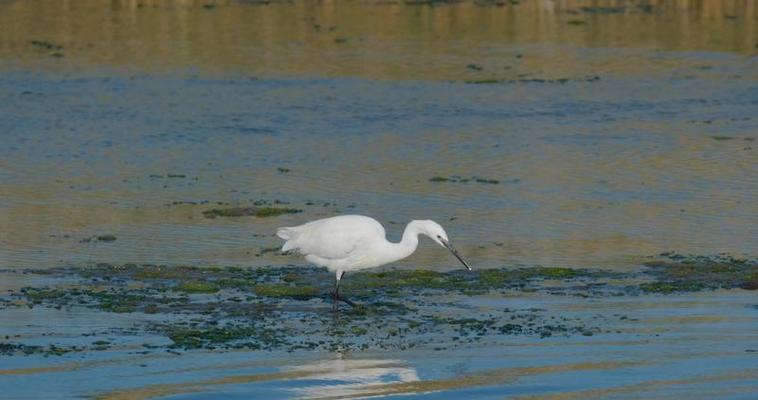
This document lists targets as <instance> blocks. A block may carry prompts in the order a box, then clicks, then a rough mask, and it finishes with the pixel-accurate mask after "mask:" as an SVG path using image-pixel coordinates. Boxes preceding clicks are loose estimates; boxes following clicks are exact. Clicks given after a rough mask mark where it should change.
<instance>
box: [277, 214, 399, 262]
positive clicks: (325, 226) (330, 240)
mask: <svg viewBox="0 0 758 400" xmlns="http://www.w3.org/2000/svg"><path fill="white" fill-rule="evenodd" d="M292 229H295V231H296V232H295V233H294V235H292V238H291V239H289V241H288V242H287V244H286V245H285V246H287V247H288V248H291V249H296V250H298V251H300V252H301V253H303V254H312V255H315V256H317V257H321V258H327V259H344V258H347V257H353V256H355V254H356V252H357V251H358V250H359V249H360V248H362V246H366V245H369V244H371V243H372V241H374V240H379V239H381V240H384V228H383V227H382V226H381V224H379V223H378V222H376V221H375V220H373V219H371V218H367V217H360V216H342V217H334V218H326V219H322V220H317V221H313V222H309V223H307V224H304V225H300V226H298V227H295V228H292ZM290 243H291V245H290Z"/></svg>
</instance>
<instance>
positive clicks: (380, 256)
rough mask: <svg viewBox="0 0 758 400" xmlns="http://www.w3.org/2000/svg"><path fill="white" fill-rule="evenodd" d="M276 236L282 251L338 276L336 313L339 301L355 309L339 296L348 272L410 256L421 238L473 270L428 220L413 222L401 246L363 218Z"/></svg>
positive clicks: (331, 220) (304, 227)
mask: <svg viewBox="0 0 758 400" xmlns="http://www.w3.org/2000/svg"><path fill="white" fill-rule="evenodd" d="M276 235H277V236H279V237H280V238H282V239H284V240H285V241H286V242H285V243H284V246H282V251H288V250H296V251H298V252H300V253H301V254H304V255H305V259H306V260H308V261H310V262H311V263H313V264H316V265H318V266H321V267H326V268H327V269H328V270H329V271H331V272H334V273H335V274H336V278H337V279H336V281H335V283H334V293H333V294H332V296H333V299H334V303H333V305H332V308H333V309H334V310H337V301H339V300H342V301H344V302H346V303H347V304H350V305H351V306H355V304H354V303H353V302H351V301H350V300H347V299H345V298H342V297H340V296H339V285H340V279H342V276H343V275H344V274H345V272H347V271H358V270H362V269H367V268H374V267H378V266H380V265H385V264H389V263H391V262H395V261H398V260H402V259H403V258H406V257H408V256H410V255H411V254H413V252H414V251H416V247H418V235H426V236H428V237H429V238H431V239H432V240H434V241H435V242H436V243H437V244H439V245H440V246H442V247H445V248H447V249H448V250H450V252H452V253H453V255H454V256H455V257H456V258H457V259H458V260H459V261H460V262H461V263H463V265H464V266H466V268H468V270H469V271H470V270H471V267H469V265H468V264H467V263H466V261H464V260H463V258H462V257H461V256H460V254H458V252H457V251H456V250H455V248H454V247H453V246H451V245H450V241H449V239H448V238H447V233H445V230H444V229H442V227H441V226H440V224H438V223H436V222H434V221H432V220H428V219H427V220H414V221H411V222H410V223H409V224H408V225H407V226H406V227H405V232H403V239H402V240H401V241H400V242H398V243H392V242H389V241H387V238H386V237H385V231H384V227H383V226H382V224H380V223H379V222H378V221H377V220H375V219H373V218H371V217H366V216H363V215H340V216H337V217H331V218H324V219H319V220H316V221H311V222H308V223H305V224H303V225H299V226H293V227H285V228H279V229H278V230H277V231H276Z"/></svg>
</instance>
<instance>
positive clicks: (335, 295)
mask: <svg viewBox="0 0 758 400" xmlns="http://www.w3.org/2000/svg"><path fill="white" fill-rule="evenodd" d="M339 278H342V275H340V276H339ZM339 278H337V279H336V280H335V281H334V292H333V293H332V312H338V311H339V310H340V308H339V298H340V294H339V293H340V280H339Z"/></svg>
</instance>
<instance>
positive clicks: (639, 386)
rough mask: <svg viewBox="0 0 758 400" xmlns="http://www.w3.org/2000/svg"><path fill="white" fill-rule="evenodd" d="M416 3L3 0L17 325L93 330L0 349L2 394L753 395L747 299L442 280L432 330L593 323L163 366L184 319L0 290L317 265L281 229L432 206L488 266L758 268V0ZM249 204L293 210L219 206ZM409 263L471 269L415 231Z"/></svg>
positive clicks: (2, 186)
mask: <svg viewBox="0 0 758 400" xmlns="http://www.w3.org/2000/svg"><path fill="white" fill-rule="evenodd" d="M411 3H414V4H411ZM420 3H421V4H419V3H416V2H403V1H399V2H384V1H377V2H372V1H368V2H362V1H361V2H359V1H356V2H352V1H351V2H312V1H302V2H277V1H273V2H270V3H269V4H258V2H255V1H232V0H226V1H224V0H221V1H192V0H176V1H166V2H157V1H152V0H144V1H137V0H135V1H111V2H48V1H42V0H31V1H14V0H0V139H1V140H0V273H2V276H0V338H5V341H8V342H13V343H23V344H25V345H32V346H33V345H40V346H47V345H49V344H55V345H57V346H82V345H83V346H90V347H88V348H87V350H86V351H74V352H71V353H66V354H63V355H55V354H44V355H43V354H31V355H21V354H16V355H0V387H2V388H3V390H4V395H8V396H10V398H14V399H32V398H39V397H40V395H41V393H43V392H42V391H44V394H45V395H46V396H51V395H53V394H51V393H47V390H46V389H48V388H49V387H56V388H57V391H56V393H55V394H54V395H57V396H58V397H60V398H73V397H77V398H81V397H94V398H104V399H141V398H152V397H170V398H188V399H204V398H208V399H210V398H217V397H219V396H220V395H224V396H225V397H229V398H235V397H236V398H248V397H250V396H255V397H256V398H282V397H300V398H353V397H365V396H377V395H382V396H387V397H393V398H394V397H405V396H407V395H419V396H423V397H428V398H468V397H477V398H498V399H500V398H503V397H507V398H530V399H570V398H609V397H610V398H682V397H688V398H695V399H696V398H704V399H705V398H708V399H710V398H730V399H741V398H745V399H746V398H751V397H753V396H754V393H756V392H758V386H756V384H755V382H758V376H757V375H756V372H755V371H758V362H757V361H756V354H758V353H756V351H758V348H757V346H756V343H758V337H757V336H756V332H758V329H756V328H757V327H756V322H755V321H756V318H755V316H756V312H757V310H758V308H756V304H754V303H755V300H754V297H755V296H754V293H753V292H748V291H743V290H741V289H731V290H717V291H714V292H704V293H687V294H669V295H653V294H643V295H634V296H627V295H625V296H621V297H616V296H615V295H611V294H608V293H604V294H602V295H600V296H599V297H592V296H590V297H589V298H584V297H582V296H570V295H563V292H561V291H558V292H557V293H553V294H549V293H546V292H544V291H537V292H536V293H535V292H533V288H531V287H526V288H521V289H512V290H510V291H507V292H504V293H503V292H486V293H480V294H479V295H475V296H468V295H466V296H463V295H457V294H454V293H448V294H445V293H443V294H437V295H436V297H423V298H422V300H423V301H422V303H423V304H425V305H424V308H423V309H420V310H421V311H423V313H424V315H425V316H432V317H449V316H450V315H454V316H457V317H461V318H462V317H465V316H468V315H469V314H471V315H478V316H486V314H487V313H489V312H491V313H494V314H495V315H498V318H502V319H503V320H505V318H506V317H507V316H508V317H509V314H508V313H510V312H512V311H513V310H514V309H515V310H516V311H517V312H521V313H525V315H531V314H530V313H536V314H537V317H536V318H537V322H536V323H538V324H540V323H541V324H544V323H548V322H549V321H550V318H551V317H555V318H559V319H562V318H563V319H566V320H569V321H574V322H575V323H577V324H581V326H586V327H590V328H591V329H592V330H591V331H581V330H579V331H574V332H573V333H572V334H569V335H567V336H553V337H543V338H539V337H535V336H534V335H520V334H517V335H510V334H508V335H498V334H488V335H486V336H485V337H484V338H483V339H482V340H469V341H460V342H458V341H457V340H456V341H455V343H453V341H452V340H453V339H452V337H451V336H450V335H447V333H450V332H449V331H443V332H442V333H440V332H439V331H434V332H432V333H430V334H429V335H428V337H426V336H425V337H421V338H413V340H421V339H423V340H424V342H423V343H426V344H424V345H419V346H418V347H416V348H414V349H405V348H404V349H403V350H402V351H401V350H397V349H381V348H371V349H368V350H361V351H356V350H355V349H352V348H351V349H347V348H346V349H340V348H335V349H333V351H326V350H324V349H323V348H319V349H316V350H313V349H312V350H303V349H299V350H294V351H292V352H287V351H285V350H283V349H272V350H270V351H265V350H259V351H255V350H249V349H247V350H234V351H229V350H225V351H222V350H213V351H211V350H189V351H180V352H175V351H173V350H171V351H167V349H166V348H165V346H166V345H167V344H169V343H170V340H169V339H168V338H167V337H166V336H165V335H161V334H156V333H155V332H153V331H151V330H149V329H145V326H146V324H152V323H162V322H166V321H167V320H172V318H174V317H176V316H175V315H172V316H165V315H162V314H149V313H147V314H146V313H142V312H127V313H115V312H109V311H103V310H95V311H93V310H92V309H89V308H86V307H83V306H81V305H80V306H76V305H73V306H71V307H68V306H67V307H62V308H59V309H56V308H55V307H41V306H35V307H34V308H31V309H30V308H27V307H26V306H23V307H16V306H13V305H12V303H4V302H3V301H5V300H7V299H9V298H10V299H12V298H14V297H13V296H15V295H17V294H18V293H19V289H21V288H23V287H27V286H34V287H41V286H44V285H48V284H53V283H55V284H62V285H70V284H75V283H76V282H77V279H75V278H71V277H65V278H60V277H58V278H56V279H52V278H50V279H48V278H45V276H44V275H42V276H38V275H34V274H22V273H16V272H13V273H10V272H8V271H2V270H3V269H4V268H15V267H32V268H41V269H50V268H53V267H56V266H60V265H73V266H83V265H90V264H95V263H103V262H110V263H113V264H115V265H123V264H125V263H128V262H136V263H143V262H144V263H153V264H166V265H172V266H176V265H194V266H209V265H224V266H235V265H236V266H242V267H259V266H267V265H274V266H281V265H286V264H295V265H304V264H305V263H304V261H303V260H302V259H301V258H299V257H297V256H288V255H281V254H279V253H278V252H277V251H276V247H277V246H279V245H280V241H279V240H278V239H277V238H276V237H274V236H273V232H274V231H275V229H276V227H279V226H283V225H294V224H299V223H302V222H304V221H307V220H311V219H315V218H319V217H325V216H331V215H336V214H340V213H361V214H367V215H372V216H374V217H376V218H377V219H379V220H380V221H381V222H383V223H384V224H385V226H386V227H387V230H388V233H389V236H390V237H391V238H392V239H393V240H396V239H398V238H399V237H400V234H401V232H402V229H403V226H404V224H405V223H406V222H407V221H409V220H410V219H414V218H416V219H418V218H431V219H435V220H437V221H438V222H440V223H442V225H443V226H445V228H446V229H447V231H448V233H449V234H450V237H451V238H452V241H453V242H454V243H455V244H456V247H458V248H459V249H460V250H461V253H463V254H464V256H465V257H466V258H467V259H469V261H470V262H471V264H472V265H474V266H475V268H477V269H482V268H490V267H497V268H499V267H509V268H510V267H515V266H519V265H527V266H533V265H538V264H541V265H545V266H551V267H553V266H567V267H579V268H586V267H597V268H602V269H604V270H612V271H638V270H639V268H640V267H639V264H640V263H641V262H642V261H643V260H649V259H648V258H647V257H649V256H651V255H655V254H658V253H661V252H664V251H675V252H678V253H691V254H716V253H728V254H731V255H735V256H747V257H748V258H752V259H753V260H754V259H755V257H756V256H758V219H757V218H756V215H758V203H756V201H755V198H758V180H756V179H755V177H756V176H758V162H757V160H758V159H757V158H756V156H755V146H756V139H757V138H758V120H757V119H756V110H757V109H758V85H756V79H757V78H758V73H757V72H756V71H758V68H756V67H757V66H758V59H757V58H756V48H757V47H756V46H757V44H756V43H758V33H757V30H756V21H758V9H757V8H756V7H755V4H754V3H753V2H750V1H740V0H732V1H694V0H692V1H678V2H668V1H646V2H635V1H602V0H600V1H592V2H589V1H578V0H577V1H524V0H522V1H520V2H519V1H510V0H509V1H503V2H498V1H494V2H487V1H476V2H467V1H463V2H451V3H449V4H448V3H446V2H428V3H427V2H420ZM497 3H502V4H497ZM477 179H478V180H479V181H477ZM254 204H266V205H270V206H275V207H284V206H286V207H292V208H297V209H302V210H303V211H302V212H301V213H297V214H286V215H281V216H276V217H270V218H257V217H252V216H245V217H217V218H206V217H205V216H204V214H203V212H204V211H207V210H210V209H213V208H227V207H238V206H241V207H244V206H251V205H254ZM107 235H112V236H113V237H115V240H112V239H113V238H109V237H108V236H107ZM98 237H101V238H102V239H99V238H98ZM397 266H398V267H401V268H403V267H415V268H424V269H431V270H446V269H450V268H458V266H457V265H456V261H455V260H454V259H452V258H451V257H450V256H449V255H448V254H447V253H445V252H444V251H439V249H438V248H436V247H435V246H432V245H431V244H429V243H425V242H422V246H421V247H420V249H419V251H418V252H417V253H416V254H414V256H413V257H411V258H409V259H408V260H406V261H404V262H402V263H398V265H397ZM585 283H586V285H587V287H593V288H594V287H595V286H593V285H597V288H596V289H592V290H597V291H598V292H602V289H603V288H604V287H605V286H604V285H605V284H606V282H605V281H603V282H595V281H588V282H585ZM100 284H102V282H99V283H95V284H94V286H99V285H100ZM624 284H627V283H624ZM133 289H134V290H135V293H137V290H138V289H139V287H138V286H136V287H134V288H133ZM248 289H249V288H248ZM392 296H397V294H395V295H392ZM370 300H371V301H378V302H382V301H385V300H386V299H384V298H383V297H379V298H372V299H370ZM390 300H391V301H398V299H397V298H395V297H391V296H390ZM246 301H247V302H251V300H250V299H249V298H247V300H246ZM435 301H436V303H435ZM425 302H426V303H425ZM291 303H293V302H292V301H284V300H281V304H279V305H278V306H281V307H283V308H284V311H285V312H289V313H290V314H286V315H293V319H292V321H290V320H286V321H282V323H283V324H287V323H297V320H296V319H295V317H296V316H298V314H297V313H298V312H299V311H298V308H297V307H303V305H302V304H300V303H298V302H294V303H295V305H294V306H293V305H292V304H291ZM427 303H428V304H427ZM8 304H11V305H10V306H9V305H8ZM244 304H247V303H244ZM274 305H277V303H276V302H274ZM306 306H307V308H306V311H307V312H312V313H316V315H321V314H323V313H325V312H326V310H327V309H328V305H327V304H323V303H322V302H321V300H318V299H314V300H311V301H310V302H309V303H307V304H306ZM287 307H295V309H294V311H292V310H291V309H290V308H287ZM509 309H510V310H509ZM174 311H176V310H174ZM177 312H179V311H177ZM319 313H321V314H319ZM191 317H194V318H197V319H198V320H199V321H203V322H204V323H209V322H214V321H211V319H212V318H213V317H212V316H208V315H205V314H192V315H189V316H187V315H185V316H180V317H178V318H191ZM400 317H401V318H404V317H403V316H402V315H401V316H400ZM622 317H623V318H622ZM253 321H254V320H253ZM348 322H350V321H348ZM353 322H354V321H353ZM501 322H503V321H500V320H498V323H501ZM461 330H463V328H461ZM581 332H585V333H588V335H584V334H582V333H581ZM317 333H319V334H322V335H323V334H325V333H324V332H317ZM327 333H328V332H327ZM589 333H592V335H591V336H589ZM83 334H84V335H86V336H83ZM6 335H8V337H6ZM371 335H374V336H375V337H374V338H379V339H382V338H384V332H381V329H379V330H378V331H377V332H373V333H371ZM387 335H390V333H389V331H388V332H387ZM537 336H539V335H537ZM387 337H389V336H387ZM352 339H353V338H352V337H350V335H349V334H348V335H346V336H345V340H346V341H349V340H352ZM99 340H105V341H108V343H109V344H108V345H106V346H105V347H104V348H102V349H98V348H97V346H96V345H94V343H95V342H96V341H99ZM380 341H381V340H380ZM435 341H437V342H439V343H444V344H445V346H447V347H446V348H445V349H444V350H442V349H435V347H436V346H435V345H434V344H433V343H432V344H430V342H435ZM3 343H4V342H3V340H2V339H0V345H1V344H3ZM451 343H452V344H453V345H451ZM151 346H157V347H151ZM0 350H4V348H3V347H2V346H0ZM168 350H170V349H168ZM52 353H55V352H52ZM40 382H45V385H40Z"/></svg>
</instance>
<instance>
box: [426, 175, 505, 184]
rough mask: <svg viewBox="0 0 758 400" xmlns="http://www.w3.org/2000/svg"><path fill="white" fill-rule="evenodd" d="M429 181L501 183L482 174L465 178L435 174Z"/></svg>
mask: <svg viewBox="0 0 758 400" xmlns="http://www.w3.org/2000/svg"><path fill="white" fill-rule="evenodd" d="M429 182H435V183H438V182H450V183H468V182H474V183H485V184H490V185H497V184H498V183H500V181H499V180H497V179H491V178H483V177H480V176H472V177H468V178H464V177H462V176H457V175H454V176H450V177H444V176H433V177H431V178H429Z"/></svg>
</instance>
